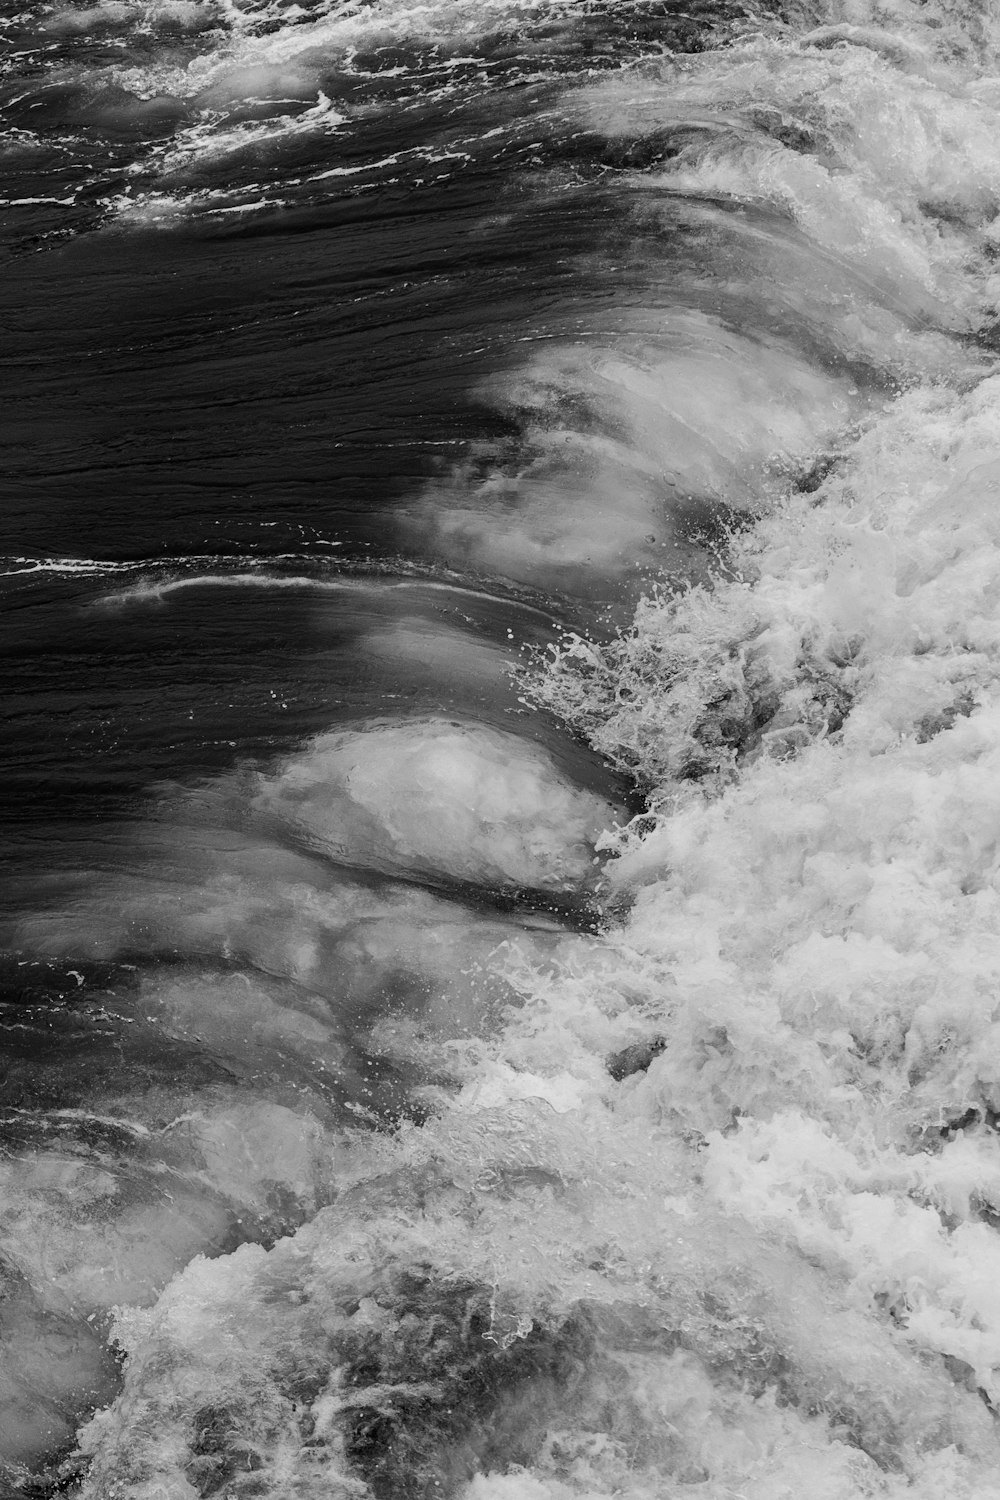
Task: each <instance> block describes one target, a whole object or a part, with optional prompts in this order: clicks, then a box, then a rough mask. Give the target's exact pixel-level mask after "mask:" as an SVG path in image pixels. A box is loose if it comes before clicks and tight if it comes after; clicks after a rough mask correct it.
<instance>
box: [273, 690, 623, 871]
mask: <svg viewBox="0 0 1000 1500" xmlns="http://www.w3.org/2000/svg"><path fill="white" fill-rule="evenodd" d="M254 806H255V808H256V810H257V812H258V813H259V814H260V815H263V816H267V817H268V818H278V819H281V821H282V822H284V823H285V824H287V825H288V826H289V827H291V828H293V829H295V830H296V832H297V834H298V836H299V837H300V838H301V839H302V840H304V842H305V843H306V845H307V846H311V847H313V848H316V849H321V850H323V851H324V853H328V854H330V855H332V856H333V857H334V858H337V859H340V860H344V861H346V862H348V863H351V864H362V865H369V866H373V867H374V868H376V869H382V870H385V871H399V870H409V871H419V872H422V873H425V874H437V875H443V876H450V877H453V878H455V879H459V880H468V881H476V882H478V883H480V884H483V885H486V886H515V887H517V886H528V887H537V888H541V889H546V890H567V889H568V890H574V889H578V888H580V886H581V885H583V884H586V883H587V882H588V881H589V880H590V879H592V877H593V875H594V874H595V867H596V865H597V861H596V858H595V854H594V839H595V838H596V837H597V834H598V833H599V831H600V830H601V828H603V827H605V826H607V823H608V821H609V819H610V818H612V817H613V814H614V809H613V808H612V807H611V806H610V805H609V804H608V803H607V802H606V801H604V800H602V799H601V798H598V797H596V796H594V795H593V794H592V793H588V792H584V791H581V790H578V789H577V788H575V787H573V786H572V785H571V784H569V783H568V782H567V781H566V780H565V779H564V778H563V777H562V776H561V775H560V773H559V771H558V770H557V768H556V766H555V764H554V762H553V761H552V758H551V756H550V754H549V753H548V752H547V751H545V750H543V749H541V748H539V747H536V746H534V745H532V744H530V743H529V742H528V741H526V740H524V739H522V738H520V737H519V736H517V735H514V734H509V733H504V732H501V731H498V730H490V729H485V728H480V727H477V726H473V725H468V724H463V723H461V722H451V721H448V720H433V719H430V720H412V721H405V720H404V721H396V722H390V723H385V724H382V725H371V726H367V727H365V728H363V729H360V730H349V731H337V732H334V733H331V734H328V735H324V736H321V737H320V738H319V739H317V740H316V741H314V742H313V744H312V745H311V746H310V747H309V749H308V750H307V751H305V752H303V753H300V754H298V755H296V756H295V757H294V758H293V759H292V760H291V761H289V762H288V764H287V765H286V767H285V768H284V769H283V770H282V771H281V772H280V774H278V775H276V776H268V777H264V778H262V779H261V780H260V782H259V786H258V790H257V794H256V796H255V798H254Z"/></svg>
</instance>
